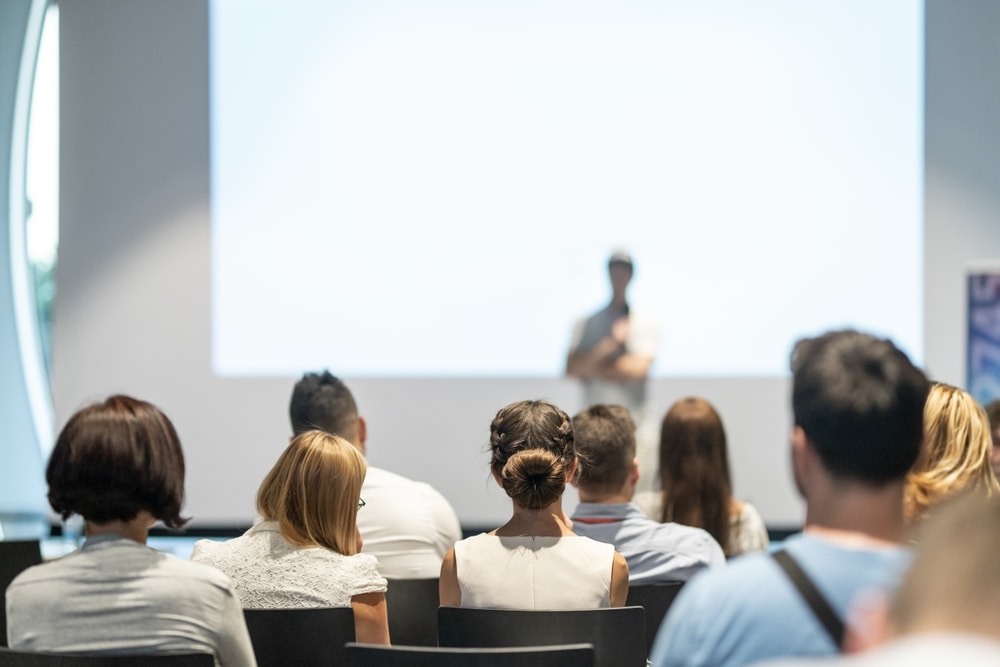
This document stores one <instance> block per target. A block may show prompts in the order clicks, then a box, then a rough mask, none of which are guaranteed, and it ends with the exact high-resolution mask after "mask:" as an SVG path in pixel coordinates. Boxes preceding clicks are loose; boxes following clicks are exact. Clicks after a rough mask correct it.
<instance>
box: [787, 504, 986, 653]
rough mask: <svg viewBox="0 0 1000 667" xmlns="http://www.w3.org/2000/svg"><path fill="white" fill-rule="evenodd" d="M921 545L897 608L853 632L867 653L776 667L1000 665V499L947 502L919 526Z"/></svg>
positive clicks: (886, 607)
mask: <svg viewBox="0 0 1000 667" xmlns="http://www.w3.org/2000/svg"><path fill="white" fill-rule="evenodd" d="M917 543H918V546H917V553H916V556H915V558H914V559H913V566H912V567H911V568H910V570H909V571H908V572H907V574H906V576H905V577H904V578H903V582H902V584H900V587H899V592H898V594H897V595H896V596H895V599H894V600H893V602H892V603H891V604H885V603H883V604H876V605H874V609H873V610H869V611H868V613H867V614H866V617H867V623H866V624H865V626H864V627H861V628H857V630H856V633H854V634H855V635H856V638H858V637H860V638H862V639H860V640H859V641H858V644H857V646H858V648H860V649H867V650H866V651H865V652H863V653H861V654H859V655H853V656H848V657H845V658H843V659H840V660H837V659H834V660H830V659H829V658H826V659H819V658H816V659H812V660H782V661H775V662H774V663H773V665H774V667H778V666H779V665H781V666H784V667H795V666H801V667H808V666H810V665H812V666H814V667H819V666H820V665H830V666H831V667H875V665H884V666H886V667H920V666H921V665H933V666H934V667H938V666H939V665H962V666H963V667H988V666H989V667H994V666H995V665H1000V578H997V576H996V559H997V554H998V553H1000V498H997V497H993V498H984V497H983V496H982V495H979V494H965V495H963V496H962V497H960V498H956V499H951V500H948V501H946V502H945V503H944V504H943V505H942V506H941V507H940V508H939V509H937V510H935V512H934V515H933V516H931V517H929V518H928V519H927V521H926V522H924V523H922V525H921V526H920V527H919V530H918V533H917Z"/></svg>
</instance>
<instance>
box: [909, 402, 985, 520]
mask: <svg viewBox="0 0 1000 667" xmlns="http://www.w3.org/2000/svg"><path fill="white" fill-rule="evenodd" d="M992 450H993V439H992V436H991V433H990V423H989V420H988V419H987V418H986V413H985V412H984V411H983V408H982V407H981V406H980V405H979V404H978V403H976V400H975V399H974V398H972V396H970V395H969V394H968V393H967V392H965V391H962V390H961V389H959V388H957V387H952V386H951V385H947V384H934V385H932V386H931V391H930V394H928V396H927V403H926V404H925V406H924V443H923V447H922V449H921V452H920V457H919V458H918V459H917V462H916V464H915V465H914V466H913V469H912V470H911V471H910V474H909V476H908V477H907V480H906V492H905V493H906V495H905V507H906V515H907V517H908V518H910V519H918V518H920V517H922V516H924V515H925V514H926V513H927V510H928V509H929V508H931V507H932V506H933V505H936V504H937V503H938V502H940V501H941V500H944V499H945V498H946V497H948V496H951V495H954V494H955V493H958V492H959V491H963V490H966V489H968V490H973V491H980V492H983V493H985V494H986V495H993V494H995V493H998V492H1000V484H998V483H997V479H996V477H995V476H994V474H993V469H992V467H991V465H990V454H991V452H992Z"/></svg>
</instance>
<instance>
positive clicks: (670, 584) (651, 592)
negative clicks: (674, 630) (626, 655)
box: [625, 581, 684, 655]
mask: <svg viewBox="0 0 1000 667" xmlns="http://www.w3.org/2000/svg"><path fill="white" fill-rule="evenodd" d="M683 585H684V582H683V581H667V582H664V583H662V584H645V585H642V586H629V587H628V598H627V599H626V600H625V604H626V605H628V606H630V607H642V608H643V609H645V610H646V655H649V654H650V653H652V651H653V642H654V641H655V640H656V632H657V630H659V629H660V623H662V622H663V617H664V616H666V615H667V610H669V609H670V605H671V604H673V602H674V598H675V597H677V593H679V592H680V590H681V586H683Z"/></svg>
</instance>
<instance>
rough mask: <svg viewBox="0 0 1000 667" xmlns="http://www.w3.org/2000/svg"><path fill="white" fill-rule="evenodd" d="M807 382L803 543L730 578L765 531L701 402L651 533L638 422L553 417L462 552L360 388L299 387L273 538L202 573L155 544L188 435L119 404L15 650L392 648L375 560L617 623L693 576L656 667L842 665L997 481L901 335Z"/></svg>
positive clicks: (405, 573)
mask: <svg viewBox="0 0 1000 667" xmlns="http://www.w3.org/2000/svg"><path fill="white" fill-rule="evenodd" d="M792 372H793V379H792V411H793V416H794V429H793V434H792V448H791V449H792V463H793V472H794V477H795V482H796V485H797V487H798V488H799V490H800V491H801V493H802V494H803V496H804V498H805V501H806V507H807V514H806V521H805V528H804V530H803V534H802V535H801V536H797V537H794V538H791V539H789V540H787V541H786V542H785V544H784V545H783V548H782V549H781V550H780V551H779V552H777V553H775V554H774V555H773V556H767V555H763V554H757V555H748V556H745V557H743V558H740V559H738V560H737V561H734V562H732V563H731V564H730V565H729V566H726V567H723V566H724V565H725V556H726V555H736V554H739V553H745V552H746V551H752V550H762V549H766V547H767V541H766V532H765V531H764V528H763V522H762V521H760V517H759V515H757V513H756V511H755V510H753V508H752V507H751V506H750V505H749V504H747V503H740V502H737V501H736V500H734V499H733V497H732V490H731V483H730V476H729V465H728V454H727V451H726V439H725V433H724V431H723V428H722V422H721V419H720V418H719V415H718V413H717V412H716V411H715V410H714V408H712V406H711V405H710V404H709V403H708V402H707V401H704V400H703V399H696V398H687V399H682V400H680V401H678V402H677V403H675V404H674V405H673V406H672V407H671V409H670V410H669V411H668V413H667V415H666V416H665V417H664V420H663V424H662V429H661V443H660V444H661V471H660V472H661V489H660V490H659V491H657V492H654V493H651V494H647V495H646V496H645V497H644V498H641V500H642V501H643V503H645V505H646V508H647V509H648V511H649V512H650V514H651V515H652V518H650V517H648V516H646V515H644V514H643V512H642V511H641V509H640V506H639V505H638V504H636V503H634V502H633V494H634V492H635V488H636V482H637V481H638V478H639V470H638V465H637V462H636V458H635V454H636V445H635V424H634V423H633V421H632V418H631V416H630V415H629V413H628V411H627V409H625V408H623V407H620V406H611V405H595V406H590V407H589V408H587V409H585V410H584V411H582V412H581V413H580V414H578V415H577V416H576V417H575V418H574V419H573V420H570V418H569V416H568V415H567V414H566V413H565V412H563V411H562V410H560V409H559V408H557V407H556V406H554V405H552V404H551V403H548V402H546V401H520V402H517V403H513V404H511V405H508V406H506V407H504V408H502V409H501V410H500V411H499V412H498V413H497V415H496V417H495V418H494V419H493V422H492V424H491V426H490V463H489V469H490V473H491V475H492V477H493V479H494V480H495V481H496V483H497V484H498V485H499V486H500V487H501V488H503V489H504V491H505V492H506V493H507V495H508V496H509V497H510V498H511V501H512V513H511V518H510V520H508V521H507V522H506V523H505V524H504V525H502V526H500V527H499V528H497V529H495V530H493V531H490V532H489V533H485V534H481V535H477V536H474V537H471V538H468V539H465V540H460V539H458V536H457V532H458V527H457V519H456V518H455V516H454V512H453V510H451V507H450V506H449V505H448V504H447V501H445V500H444V499H443V497H441V496H440V494H438V493H437V492H436V491H434V490H433V489H431V488H430V487H429V486H427V485H423V484H420V483H416V482H412V481H410V480H406V479H405V478H402V477H399V478H397V477H396V476H394V475H392V474H391V473H387V472H385V471H377V470H376V469H374V468H369V467H368V466H367V465H366V462H365V459H364V456H363V454H364V447H365V440H366V424H365V422H364V419H363V418H361V417H360V416H359V415H358V413H357V407H356V404H355V402H354V399H353V397H352V396H351V394H350V392H349V391H348V390H347V388H346V386H344V384H343V383H342V382H341V381H340V380H338V379H337V378H335V377H333V376H332V375H330V374H329V373H323V374H307V375H306V376H305V377H304V378H303V379H302V381H300V382H299V383H298V384H297V385H296V388H295V392H294V393H293V398H292V404H291V406H290V416H291V417H292V425H293V431H294V432H295V434H296V435H295V436H294V437H293V439H292V440H291V442H290V444H289V445H288V446H287V448H286V449H285V451H284V452H283V453H282V454H281V455H280V457H279V458H278V460H277V462H276V463H275V465H274V467H273V468H272V469H271V471H270V472H269V473H268V475H267V476H266V478H265V479H264V481H263V482H262V484H261V485H260V489H259V491H258V495H257V509H258V513H259V514H260V516H261V518H262V519H263V521H262V522H261V523H259V524H258V525H256V526H254V527H253V528H251V529H250V530H249V531H247V533H245V534H244V535H243V536H242V537H239V538H236V539H233V540H229V541H227V542H225V543H214V542H210V541H207V540H203V541H200V542H198V544H197V545H196V547H195V551H194V554H193V556H192V559H193V560H194V561H196V562H194V563H185V562H183V561H178V560H177V559H174V558H171V557H168V556H163V555H161V554H158V553H157V552H155V551H152V550H150V549H148V548H146V547H145V545H144V543H145V541H146V537H147V533H148V530H149V527H150V526H151V525H152V524H153V523H154V522H155V521H156V520H162V521H163V522H164V523H165V524H167V525H168V526H170V527H180V526H182V525H183V524H184V523H185V522H186V520H185V519H183V518H181V516H180V508H181V504H182V500H183V476H184V463H183V455H182V453H181V449H180V443H179V441H178V439H177V435H176V432H175V431H174V429H173V426H172V425H171V424H170V421H169V420H168V419H167V418H166V417H165V416H164V415H163V414H162V413H161V412H160V411H159V410H157V409H156V408H155V407H154V406H152V405H150V404H148V403H144V402H142V401H137V400H135V399H131V398H129V397H125V396H113V397H111V398H109V399H108V400H107V401H105V402H103V403H99V404H95V405H92V406H88V407H87V408H84V409H83V410H81V411H80V412H78V413H77V414H76V415H74V416H73V418H72V419H71V420H70V421H69V423H68V424H67V425H66V427H65V428H64V429H63V431H62V433H60V436H59V439H58V442H57V443H56V447H55V449H54V450H53V454H52V458H51V460H50V462H49V466H48V470H47V480H48V483H49V489H50V490H49V498H50V502H51V504H52V506H53V508H54V509H55V510H56V511H57V512H60V513H62V514H63V515H64V516H68V515H69V514H72V513H78V514H81V515H82V516H83V517H84V519H85V521H86V534H87V541H86V542H85V544H84V545H83V547H82V548H81V549H80V550H79V551H78V552H76V553H74V554H72V555H70V556H69V557H67V558H64V559H61V560H59V561H57V562H54V563H49V564H46V565H42V566H38V567H35V568H31V569H29V570H27V571H25V572H24V573H22V575H20V576H19V577H18V578H17V579H16V580H15V581H14V583H12V584H11V586H10V588H9V589H8V591H7V609H8V618H9V639H10V644H11V645H12V646H14V647H17V648H27V649H32V650H48V651H66V652H76V653H91V654H110V653H142V654H146V653H149V654H152V653H176V652H205V653H211V654H213V655H214V656H215V658H216V662H217V663H218V664H221V665H244V664H251V665H252V664H253V652H252V648H251V647H250V643H249V637H248V633H247V630H246V625H245V623H244V621H243V616H242V612H241V606H242V607H246V608H288V607H293V608H294V607H317V606H351V607H352V608H353V609H354V613H355V623H356V631H357V637H358V640H359V641H362V642H368V643H388V642H389V639H390V638H389V634H388V626H387V620H386V602H385V592H386V587H387V581H386V579H385V578H384V575H385V569H383V560H382V559H383V558H384V559H385V563H386V568H387V569H389V570H392V571H393V572H394V573H396V574H398V575H399V578H417V577H421V576H424V577H426V576H427V575H428V574H429V572H428V570H429V569H430V568H431V567H436V566H437V564H438V563H440V570H439V572H440V600H441V604H442V605H462V606H478V607H501V608H519V609H541V608H549V609H553V608H569V609H585V608H595V607H605V606H621V605H623V604H624V603H625V599H626V595H627V592H628V586H629V584H630V583H632V584H642V583H653V582H661V581H666V580H687V579H692V581H691V583H690V584H688V585H687V586H686V587H685V589H684V590H683V591H682V593H681V594H680V596H679V598H678V600H677V603H676V604H675V605H674V607H673V608H672V611H671V612H670V614H669V615H668V617H667V619H666V622H665V623H664V625H663V627H662V628H661V632H660V633H659V636H658V638H657V641H656V646H655V649H654V652H653V655H652V661H653V664H657V665H730V664H732V665H736V664H748V663H751V662H753V661H757V660H762V659H768V658H775V657H780V656H808V655H828V654H831V653H834V652H836V651H838V650H839V649H840V647H841V646H842V645H843V633H844V631H845V630H844V628H845V625H846V624H847V619H848V618H849V615H848V612H849V610H850V609H851V605H852V604H853V603H854V602H855V601H856V597H857V594H858V593H859V592H860V591H862V590H871V589H874V590H882V591H886V592H889V591H892V590H893V589H894V588H895V586H896V584H897V582H898V581H899V579H900V576H901V574H902V573H903V572H904V571H905V569H906V568H907V566H908V564H909V562H910V557H911V553H910V550H909V549H907V548H906V546H905V543H906V541H907V539H908V537H907V535H908V534H907V532H906V531H907V521H908V520H909V521H915V520H917V519H919V518H921V517H924V516H927V515H928V514H930V513H932V512H928V508H930V507H932V506H933V505H935V504H936V503H938V502H939V501H940V500H942V499H943V498H945V497H947V496H949V495H953V494H955V493H956V492H958V491H959V490H962V489H965V488H968V489H972V490H974V491H978V492H980V493H979V495H984V493H983V492H985V495H989V494H993V493H995V492H996V491H997V490H1000V484H998V483H997V481H996V478H995V477H994V476H993V475H992V473H991V472H990V466H989V460H990V453H991V451H990V450H991V441H990V438H989V426H988V424H987V422H986V415H985V413H984V411H983V410H982V409H981V408H979V407H978V406H977V405H975V403H974V402H973V401H972V399H971V397H969V396H968V395H967V394H966V393H965V392H962V391H961V390H958V389H956V388H954V387H949V386H946V385H934V386H931V385H929V383H928V382H927V380H926V378H925V377H924V375H923V373H922V372H921V371H920V370H919V369H917V368H915V367H914V366H913V365H912V364H911V363H910V361H909V360H908V359H907V358H906V356H905V355H904V354H903V353H902V352H901V351H900V350H898V349H897V348H896V347H895V346H894V345H893V344H892V343H891V342H890V341H887V340H880V339H877V338H875V337H872V336H869V335H866V334H861V333H858V332H853V331H842V332H832V333H829V334H826V335H823V336H820V337H818V338H814V339H806V340H803V341H800V342H799V343H798V344H797V345H796V347H795V350H794V352H793V355H792ZM928 395H929V398H928ZM922 441H925V444H924V445H923V447H924V449H923V451H921V442H922ZM366 471H367V474H368V476H369V478H370V477H371V475H372V473H373V472H374V473H375V476H376V482H377V483H375V484H372V485H369V482H368V480H367V479H366ZM383 473H384V474H383ZM568 483H573V484H575V485H576V486H577V487H578V489H579V493H580V499H581V503H580V504H579V505H578V506H577V508H576V510H575V511H574V514H573V517H572V520H571V519H569V518H567V516H566V514H565V513H564V511H563V504H562V499H563V493H564V490H565V487H566V484H568ZM368 490H370V491H371V492H372V493H373V494H375V495H378V497H379V501H378V503H379V507H380V511H379V515H378V516H377V520H376V521H374V522H372V523H371V524H369V530H370V531H371V532H370V534H371V535H372V539H373V541H374V542H375V544H376V548H374V549H372V550H371V552H369V549H367V548H366V545H367V540H368V538H367V537H366V527H365V525H364V522H363V521H362V517H364V516H365V513H364V512H362V513H360V514H359V509H360V508H361V507H362V506H363V505H364V504H365V501H364V500H362V497H363V496H364V495H365V494H367V493H368ZM369 500H371V498H369ZM637 500H640V499H637ZM402 506H407V510H406V511H404V510H402V509H400V510H398V511H397V509H396V508H399V507H402ZM386 510H389V511H388V512H387V511H386ZM399 519H403V525H400V524H398V523H395V524H394V523H393V521H394V520H399ZM678 520H680V521H679V523H674V521H678ZM680 523H684V524H688V525H680ZM408 535H409V536H410V537H407V536H408ZM445 547H447V550H446V551H445V552H444V553H441V552H442V550H443V549H445ZM442 560H443V562H442ZM207 565H211V566H213V567H208V566H207ZM706 569H707V570H708V571H707V572H706V573H704V574H700V573H701V571H702V570H706ZM437 573H438V571H434V572H433V575H436V574H437ZM696 574H697V575H698V576H694V575H696ZM433 575H432V576H433ZM388 585H391V578H390V582H389V583H388ZM810 588H813V589H814V590H812V591H810V590H809V589H810ZM67 598H70V599H72V600H73V601H74V602H73V604H72V605H65V604H64V600H66V599H67Z"/></svg>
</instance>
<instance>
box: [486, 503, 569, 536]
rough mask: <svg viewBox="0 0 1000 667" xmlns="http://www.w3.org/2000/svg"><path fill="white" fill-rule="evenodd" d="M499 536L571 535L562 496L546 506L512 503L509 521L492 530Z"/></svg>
mask: <svg viewBox="0 0 1000 667" xmlns="http://www.w3.org/2000/svg"><path fill="white" fill-rule="evenodd" d="M493 534H494V535H498V536H500V537H521V536H525V535H532V536H535V537H563V536H565V535H573V534H574V533H573V530H572V529H571V528H570V523H569V520H568V519H567V518H566V514H565V513H564V512H563V508H562V498H560V499H559V500H557V501H555V502H554V503H552V504H551V505H549V506H548V507H543V508H541V509H538V510H529V509H525V508H523V507H518V506H517V505H514V515H513V516H512V517H511V518H510V521H508V522H507V523H505V524H504V525H502V526H500V527H499V528H497V529H496V530H495V531H493Z"/></svg>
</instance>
